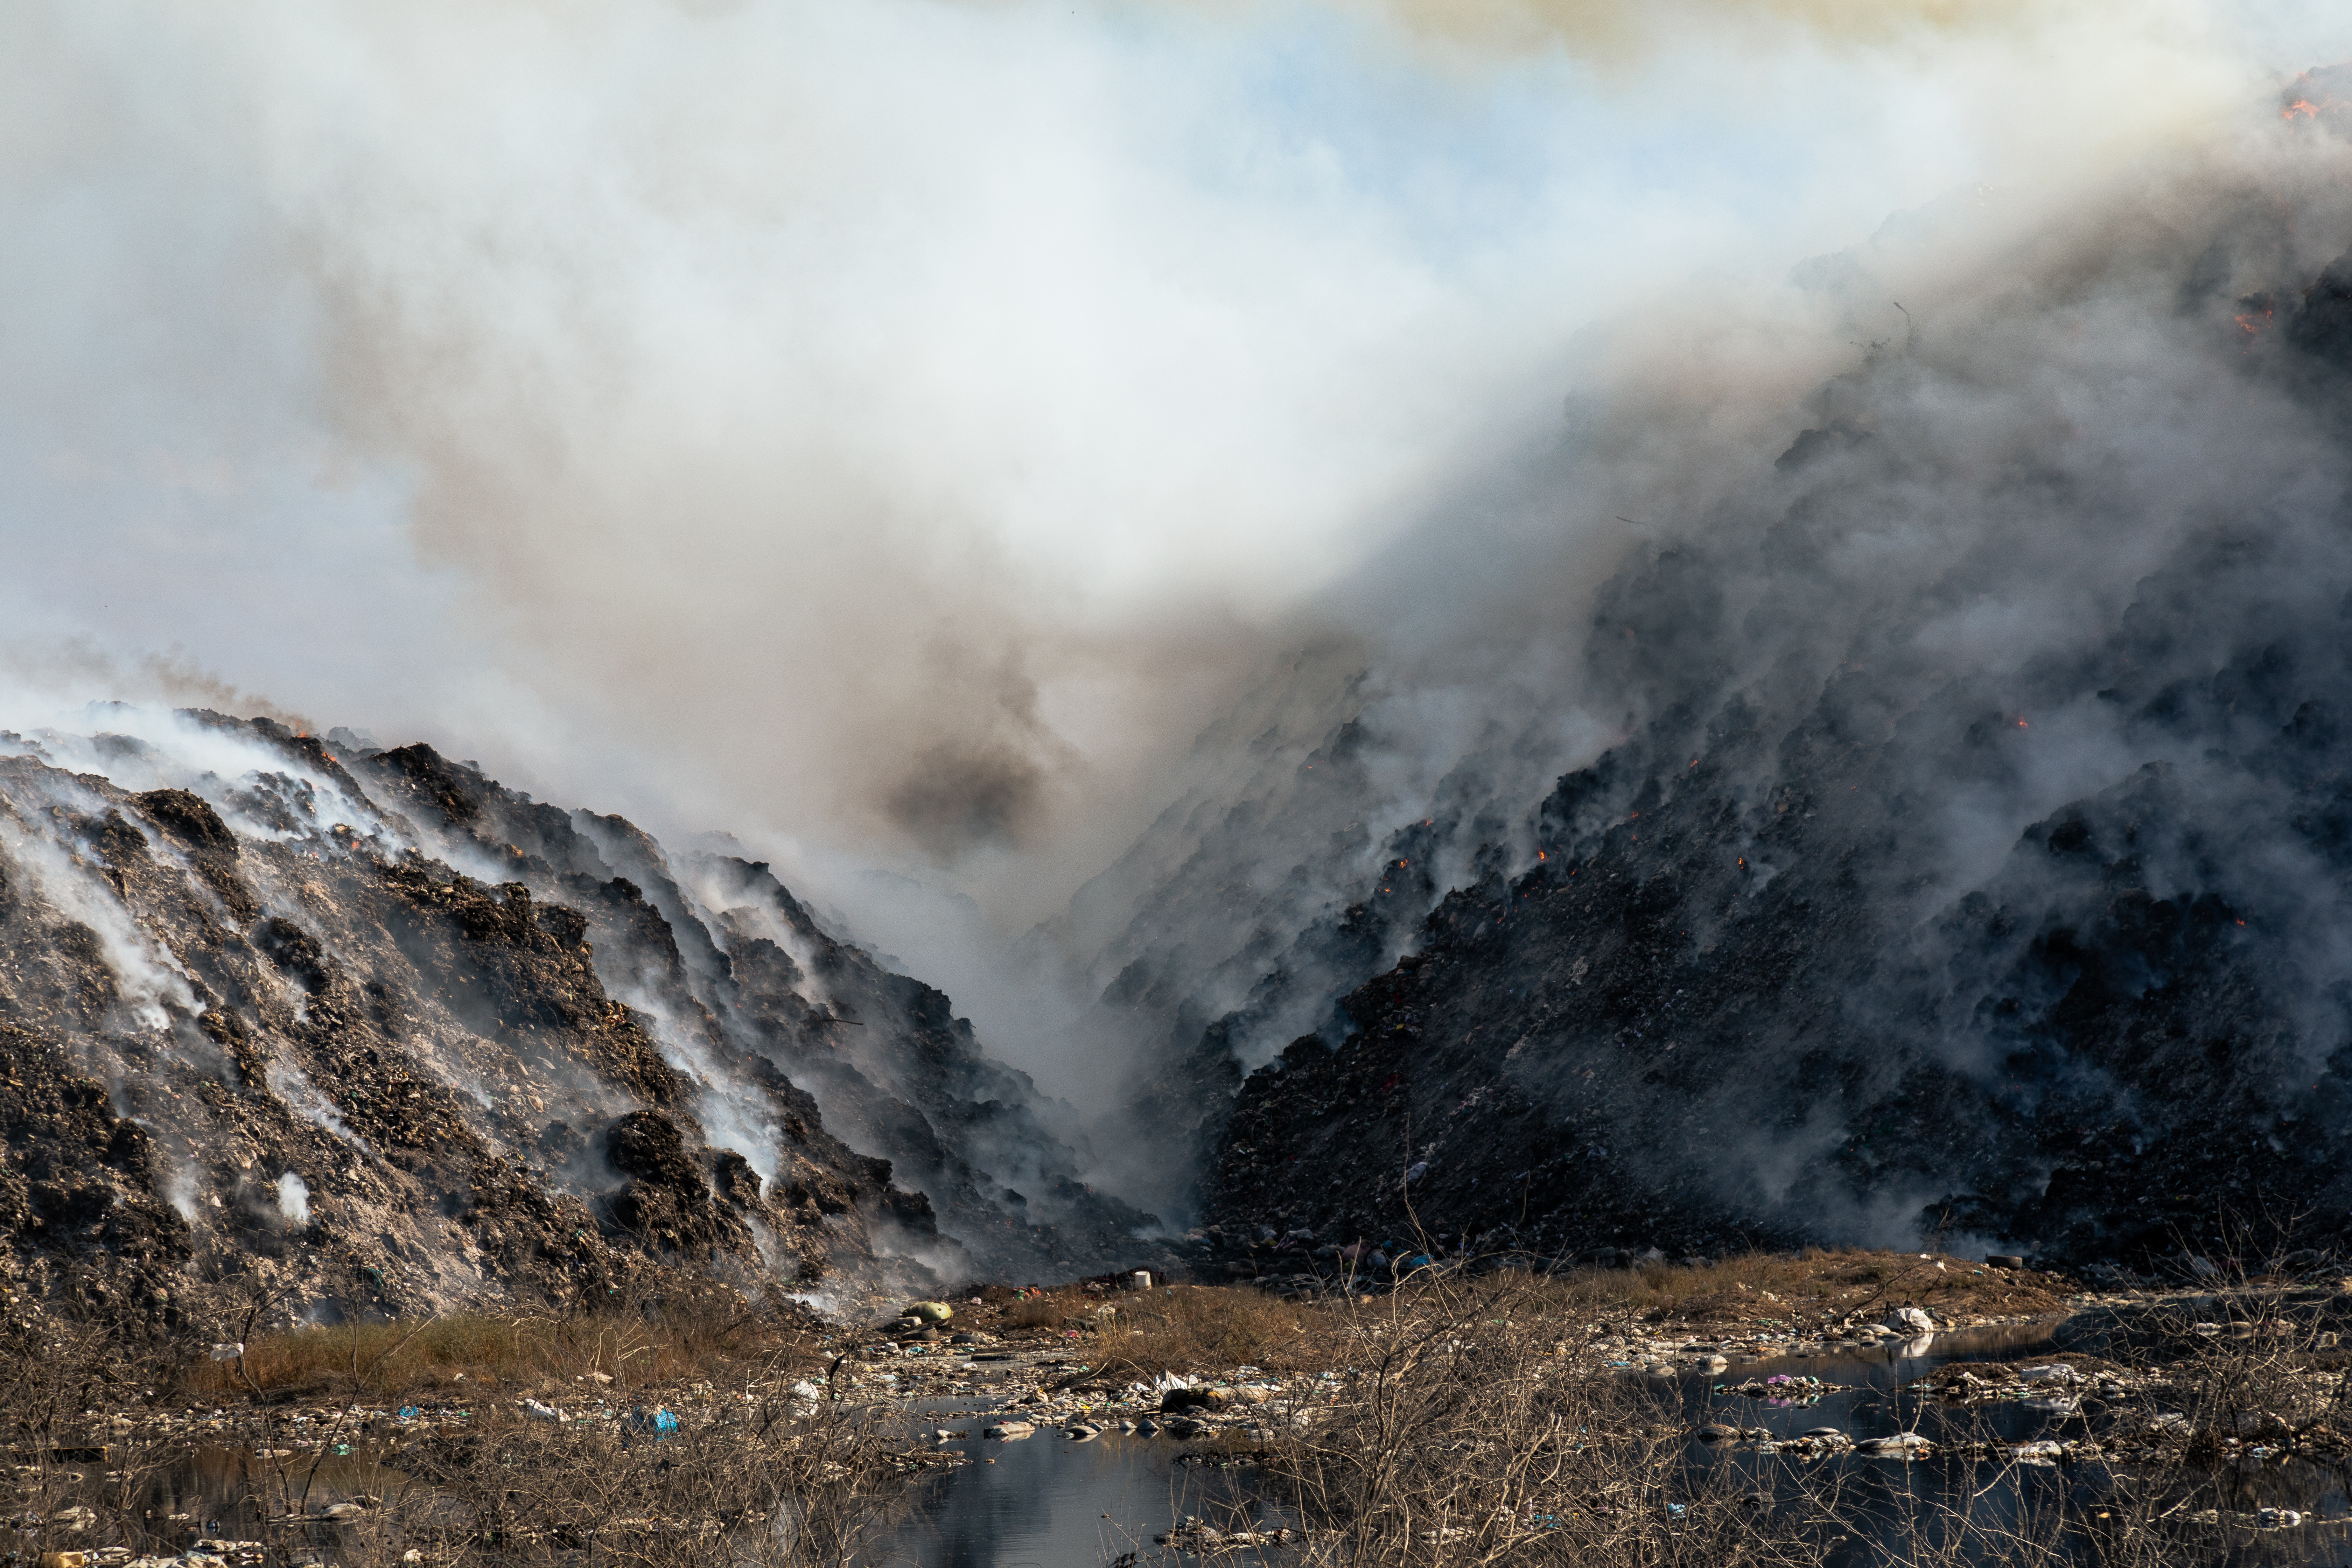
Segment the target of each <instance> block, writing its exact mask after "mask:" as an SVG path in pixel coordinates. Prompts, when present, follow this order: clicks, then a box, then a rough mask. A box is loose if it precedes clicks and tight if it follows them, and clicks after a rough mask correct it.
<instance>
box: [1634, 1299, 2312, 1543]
mask: <svg viewBox="0 0 2352 1568" xmlns="http://www.w3.org/2000/svg"><path fill="white" fill-rule="evenodd" d="M2056 1328H2057V1325H2056V1324H2053V1323H2038V1324H2009V1325H2002V1326H2000V1327H1995V1328H1986V1329H1976V1330H1959V1331H1951V1332H1948V1333H1938V1334H1935V1335H1932V1336H1923V1337H1921V1338H1918V1339H1914V1340H1908V1341H1905V1342H1901V1343H1899V1344H1895V1345H1893V1346H1890V1347H1887V1348H1885V1349H1879V1350H1874V1351H1863V1352H1840V1353H1836V1354H1828V1355H1820V1356H1808V1357H1792V1358H1783V1359H1779V1360H1775V1361H1772V1362H1770V1363H1759V1365H1758V1366H1756V1367H1754V1368H1752V1369H1751V1368H1742V1369H1736V1370H1733V1371H1731V1372H1729V1373H1712V1374H1703V1375H1696V1376H1692V1375H1687V1374H1686V1375H1683V1376H1680V1377H1675V1378H1671V1379H1658V1380H1657V1381H1659V1382H1661V1383H1671V1384H1673V1388H1674V1397H1675V1398H1676V1399H1677V1400H1678V1401H1679V1403H1680V1405H1681V1407H1682V1409H1683V1411H1684V1413H1685V1415H1686V1416H1687V1418H1688V1420H1689V1423H1690V1430H1691V1432H1692V1439H1691V1441H1690V1442H1689V1444H1688V1445H1687V1447H1686V1448H1685V1458H1686V1459H1687V1461H1688V1463H1689V1464H1690V1465H1691V1466H1692V1468H1693V1469H1694V1471H1695V1472H1696V1473H1699V1474H1705V1473H1706V1472H1708V1471H1710V1470H1717V1469H1720V1468H1723V1467H1730V1468H1732V1469H1733V1471H1734V1473H1735V1474H1736V1476H1737V1478H1738V1481H1739V1483H1740V1485H1741V1486H1743V1487H1745V1488H1748V1490H1747V1491H1746V1492H1745V1494H1744V1495H1745V1498H1746V1500H1747V1501H1748V1503H1750V1504H1751V1505H1752V1506H1755V1507H1757V1508H1759V1509H1760V1510H1771V1511H1774V1512H1779V1511H1780V1510H1788V1509H1800V1510H1801V1509H1805V1508H1808V1507H1810V1506H1812V1505H1814V1504H1817V1503H1818V1501H1819V1500H1820V1498H1821V1497H1822V1495H1824V1494H1825V1493H1828V1492H1834V1493H1836V1494H1837V1495H1838V1497H1839V1499H1840V1504H1841V1506H1840V1508H1839V1510H1838V1511H1839V1513H1840V1514H1841V1516H1842V1518H1843V1524H1844V1526H1845V1527H1846V1528H1847V1529H1849V1530H1850V1531H1852V1534H1851V1535H1849V1536H1845V1537H1841V1538H1839V1539H1840V1540H1841V1541H1842V1542H1843V1544H1842V1545H1840V1546H1839V1547H1837V1549H1835V1550H1833V1551H1831V1552H1829V1553H1828V1555H1827V1558H1826V1561H1828V1562H1830V1563H1843V1562H1846V1561H1852V1562H1854V1563H1864V1562H1871V1561H1876V1560H1880V1559H1883V1557H1884V1556H1885V1552H1886V1551H1887V1550H1888V1549H1889V1548H1891V1547H1893V1546H1895V1545H1896V1544H1898V1543H1899V1542H1901V1541H1902V1540H1904V1539H1906V1538H1909V1537H1910V1536H1911V1535H1912V1534H1913V1533H1914V1532H1916V1531H1917V1530H1918V1529H1919V1528H1920V1525H1921V1521H1922V1520H1923V1519H1924V1518H1927V1517H1928V1516H1930V1515H1933V1514H1936V1513H1937V1512H1938V1511H1939V1510H1958V1509H1966V1508H1969V1507H1971V1506H1973V1507H1978V1508H1981V1506H1982V1500H1983V1499H1984V1498H1985V1497H1986V1496H1987V1494H1988V1492H1989V1491H1993V1490H1997V1491H1999V1492H2000V1493H2001V1494H2002V1497H2001V1506H2002V1507H2004V1508H2006V1509H2008V1510H2017V1511H2030V1510H2044V1511H2045V1512H2056V1511H2070V1512H2071V1515H2072V1517H2074V1519H2075V1520H2077V1521H2078V1522H2079V1525H2080V1535H2079V1539H2078V1541H2077V1544H2076V1549H2074V1550H2073V1551H2071V1552H2060V1553H2059V1554H2058V1555H2057V1556H2056V1557H2055V1558H2053V1561H2083V1562H2088V1561H2091V1560H2092V1559H2093V1558H2094V1557H2095V1550H2094V1549H2093V1548H2092V1547H2091V1545H2090V1542H2091V1540H2092V1539H2093V1537H2094V1536H2095V1532H2096V1530H2097V1527H2098V1526H2099V1525H2100V1523H2101V1522H2102V1521H2109V1520H2113V1519H2117V1518H2120V1517H2121V1508H2122V1500H2124V1499H2126V1498H2129V1497H2133V1496H2140V1495H2146V1494H2147V1492H2149V1491H2151V1490H2152V1489H2155V1488H2157V1487H2161V1486H2164V1485H2167V1484H2168V1485H2170V1486H2171V1487H2172V1488H2173V1489H2175V1490H2177V1491H2179V1493H2180V1495H2181V1497H2182V1498H2183V1501H2182V1502H2180V1503H2179V1504H2178V1505H2177V1506H2175V1507H2172V1508H2170V1509H2168V1510H2165V1511H2166V1514H2167V1522H2168V1524H2169V1525H2170V1526H2171V1527H2173V1528H2174V1529H2176V1530H2177V1529H2182V1528H2190V1529H2202V1530H2204V1531H2208V1532H2209V1533H2211V1534H2212V1536H2213V1540H2214V1542H2215V1543H2216V1544H2217V1546H2218V1543H2219V1542H2220V1541H2221V1538H2222V1536H2223V1535H2224V1534H2228V1535H2234V1536H2237V1537H2240V1538H2253V1537H2259V1538H2260V1539H2261V1540H2263V1542H2267V1543H2269V1546H2268V1547H2267V1549H2266V1552H2265V1553H2264V1557H2263V1560H2264V1561H2268V1562H2281V1563H2315V1564H2340V1565H2343V1568H2352V1495H2347V1477H2346V1476H2345V1475H2344V1474H2343V1473H2341V1472H2340V1471H2338V1470H2336V1469H2335V1468H2327V1467H2323V1466H2321V1465H2318V1464H2315V1463H2311V1462H2308V1461H2305V1460H2302V1459H2298V1458H2292V1457H2289V1456H2284V1455H2279V1454H2274V1453H2273V1452H2272V1451H2271V1450H2269V1449H2265V1448H2261V1447H2255V1448H2251V1449H2247V1450H2245V1451H2244V1452H2243V1453H2242V1454H2240V1455H2238V1456H2235V1457H2233V1458H2228V1459H2224V1460H2222V1461H2218V1462H2215V1463H2211V1464H2208V1465H2204V1466H2201V1467H2189V1466H2179V1467H2173V1468H2167V1469H2163V1470H2160V1471H2159V1470H2155V1469H2153V1468H2149V1467H2142V1466H2138V1465H2136V1464H2134V1463H2133V1462H2132V1461H2131V1460H2130V1459H2129V1458H2126V1457H2124V1456H2121V1455H2116V1454H2111V1453H2107V1452H2104V1451H2103V1450H2102V1447H2101V1446H2100V1444H2099V1442H2098V1440H2097V1439H2098V1436H2100V1435H2101V1434H2100V1432H2098V1431H2097V1430H2095V1417H2096V1416H2097V1415H2098V1412H2099V1407H2100V1405H2101V1404H2102V1399H2101V1394H2102V1392H2103V1384H2105V1387H2104V1393H2105V1394H2120V1393H2126V1392H2128V1391H2129V1390H2130V1389H2131V1387H2132V1386H2133V1385H2134V1383H2135V1380H2134V1379H2133V1377H2132V1376H2131V1374H2128V1373H2125V1374H2122V1375H2121V1376H2120V1377H2114V1376H2109V1377H2103V1376H2102V1374H2101V1373H2096V1372H2090V1373H2085V1372H2083V1371H2080V1370H2078V1369H2076V1368H2074V1367H2073V1366H2070V1365H2068V1364H2066V1363H2063V1362H2062V1361H2059V1360H2056V1359H2055V1352H2056V1346H2055V1344H2054V1342H2053V1334H2054V1331H2055V1330H2056ZM1767 1368H1769V1371H1767ZM2174 1419H2176V1420H2177V1419H2179V1417H2174ZM2151 1474H2152V1475H2155V1476H2156V1477H2157V1479H2156V1480H2155V1481H2153V1482H2151V1481H2150V1480H2149V1479H2147V1478H2148V1476H2149V1475H2151ZM2200 1489H2201V1491H2200ZM2192 1494H2196V1495H2193V1496H2192ZM2200 1504H2201V1506H2199V1505H2200ZM2224 1555H2225V1556H2226V1555H2227V1554H2226V1553H2225V1554H2224ZM1961 1556H1962V1558H1969V1559H1970V1560H1973V1559H1972V1558H1971V1556H1970V1554H1969V1553H1966V1552H1963V1553H1961ZM2216 1560H2217V1561H2219V1560H2221V1559H2220V1558H2217V1559H2216Z"/></svg>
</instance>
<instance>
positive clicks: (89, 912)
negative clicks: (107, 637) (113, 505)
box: [0, 710, 1145, 1324]
mask: <svg viewBox="0 0 2352 1568" xmlns="http://www.w3.org/2000/svg"><path fill="white" fill-rule="evenodd" d="M93 718H94V719H95V720H96V721H97V725H98V727H99V732H97V733H94V734H91V735H89V736H76V735H70V734H62V733H56V732H49V731H43V732H41V733H38V734H36V735H30V736H18V735H13V734H12V735H7V736H5V737H0V742H5V751H6V752H7V753H8V754H6V755H0V1041H5V1052H0V1059H5V1064H6V1068H7V1073H6V1079H5V1082H0V1129H5V1135H6V1141H7V1146H8V1156H7V1160H6V1162H5V1164H0V1236H5V1239H6V1242H7V1244H8V1246H9V1247H10V1248H11V1249H12V1250H13V1251H14V1253H15V1254H16V1257H17V1258H18V1259H19V1260H20V1262H24V1263H26V1264H29V1265H32V1266H34V1267H37V1268H42V1269H46V1270H47V1272H48V1274H49V1277H50V1279H51V1281H52V1283H53V1284H54V1285H58V1286H61V1287H62V1288H64V1289H69V1290H70V1291H72V1292H74V1293H77V1294H79V1295H80V1296H82V1297H83V1298H84V1299H85V1300H88V1301H89V1302H90V1303H92V1304H94V1305H107V1306H110V1307H112V1308H114V1309H116V1310H122V1311H125V1312H127V1313H128V1314H130V1315H131V1316H132V1317H134V1318H144V1319H150V1320H152V1321H157V1322H161V1323H165V1324H172V1323H174V1322H175V1321H176V1320H177V1318H178V1317H179V1315H180V1314H181V1313H182V1312H183V1311H184V1310H185V1309H186V1308H187V1305H188V1303H189V1302H190V1301H191V1300H193V1299H194V1297H196V1296H202V1295H203V1294H204V1293H205V1289H207V1288H208V1287H210V1286H211V1285H214V1284H217V1283H220V1282H222V1281H225V1280H233V1281H235V1282H236V1287H237V1289H241V1290H245V1291H246V1292H247V1293H248V1294H250V1293H251V1291H253V1290H255V1289H266V1290H268V1291H269V1292H272V1293H274V1295H275V1296H276V1297H277V1298H278V1299H280V1300H282V1301H283V1303H284V1304H285V1307H286V1310H289V1311H297V1312H299V1311H310V1312H322V1311H323V1312H327V1313H330V1314H332V1313H336V1312H351V1311H360V1312H366V1313H395V1312H406V1311H416V1310H430V1309H434V1308H441V1307H447V1306H450V1305H454V1304H457V1303H459V1302H462V1301H466V1300H476V1299H479V1298H482V1297H486V1296H491V1297H495V1296H503V1295H512V1296H517V1297H520V1298H524V1299H533V1300H536V1299H555V1300H582V1299H589V1300H593V1299H595V1298H598V1297H600V1296H605V1295H610V1294H611V1293H613V1292H614V1291H617V1290H625V1289H630V1288H631V1280H632V1279H634V1278H636V1277H640V1276H643V1277H646V1278H654V1277H661V1276H674V1275H675V1274H676V1273H677V1272H678V1271H683V1272H684V1273H686V1274H688V1275H691V1276H698V1277H704V1278H712V1279H720V1280H724V1281H728V1282H731V1283H734V1284H736V1285H738V1286H740V1287H743V1288H746V1289H761V1288H762V1287H764V1286H767V1285H770V1284H773V1285H777V1286H780V1287H782V1288H786V1289H811V1288H816V1287H817V1283H818V1282H819V1281H824V1280H829V1279H835V1277H839V1276H845V1277H847V1281H848V1282H853V1283H854V1282H857V1281H866V1282H871V1283H874V1284H877V1285H889V1284H897V1285H902V1286H903V1285H907V1284H915V1285H922V1284H932V1283H937V1282H939V1281H940V1279H961V1278H962V1277H965V1276H968V1275H970V1274H972V1273H975V1272H981V1273H986V1272H1002V1273H1013V1274H1019V1275H1023V1276H1045V1275H1051V1274H1067V1273H1070V1272H1074V1271H1083V1270H1087V1269H1092V1268H1108V1267H1110V1266H1111V1265H1113V1264H1115V1263H1118V1262H1121V1261H1125V1260H1127V1259H1128V1258H1129V1257H1132V1256H1134V1255H1135V1254H1137V1253H1138V1252H1139V1251H1141V1250H1144V1249H1143V1248H1142V1247H1140V1245H1139V1244H1138V1243H1136V1242H1135V1241H1134V1240H1132V1239H1131V1237H1130V1235H1129V1232H1130V1231H1131V1230H1132V1229H1133V1228H1135V1226H1138V1225H1139V1224H1140V1223H1141V1222H1142V1221H1143V1219H1144V1218H1145V1216H1142V1215H1137V1214H1135V1213H1133V1212H1132V1211H1129V1210H1126V1209H1124V1208H1122V1207H1121V1206H1119V1205H1117V1204H1116V1203H1113V1202H1110V1201H1108V1200H1105V1199H1103V1198H1100V1197H1098V1196H1097V1195H1095V1194H1091V1193H1089V1192H1087V1190H1086V1189H1085V1188H1084V1187H1083V1186H1081V1185H1079V1184H1077V1182H1076V1179H1075V1174H1076V1157H1075V1155H1074V1154H1073V1153H1072V1152H1071V1151H1070V1150H1069V1149H1068V1148H1067V1147H1066V1145H1064V1144H1062V1143H1060V1142H1057V1141H1056V1139H1055V1137H1054V1136H1053V1135H1052V1132H1051V1131H1050V1130H1049V1129H1047V1128H1046V1127H1045V1126H1044V1125H1043V1124H1042V1123H1041V1122H1040V1121H1039V1117H1040V1116H1041V1114H1050V1111H1051V1108H1050V1107H1048V1106H1046V1105H1045V1102H1044V1101H1043V1100H1042V1099H1041V1097H1039V1096H1038V1095H1037V1094H1036V1092H1035V1090H1034V1087H1033V1086H1032V1085H1031V1084H1030V1083H1029V1082H1028V1081H1027V1079H1024V1078H1023V1077H1021V1076H1020V1075H1018V1074H1015V1073H1013V1072H1010V1071H1008V1070H1007V1069H1005V1068H1002V1067H1001V1066H999V1065H997V1064H995V1063H993V1062H991V1061H990V1060H989V1059H988V1058H986V1057H985V1055H984V1054H983V1053H982V1051H981V1049H980V1048H979V1047H978V1045H977V1043H976V1042H975V1041H974V1039H973V1038H972V1035H971V1028H970V1026H969V1025H967V1024H966V1023H964V1022H963V1021H961V1020H959V1019H957V1018H955V1017H953V1016H951V1014H950V1008H949V1004H948V1000H947V998H946V997H945V996H943V995H941V994H940V993H938V992H936V991H933V990H931V989H930V988H929V987H927V986H925V985H923V984H920V983H919V982H917V981H914V980H911V979H909V978H908V977H907V976H905V975H902V974H897V973H891V972H889V971H888V970H887V969H885V968H884V967H883V966H882V965H881V964H879V963H877V962H876V960H875V959H874V957H873V956H872V955H871V954H870V953H869V952H866V951H863V950H861V949H860V948H858V947H856V945H854V944H853V943H851V942H846V941H845V940H843V939H842V938H841V936H840V935H839V933H837V932H834V931H827V930H825V929H824V927H823V926H822V925H821V924H820V922H819V921H816V920H815V919H814V918H813V917H812V916H811V914H810V913H809V911H808V910H806V909H805V908H804V907H803V905H802V904H801V903H800V902H799V901H798V900H795V899H794V898H793V895H792V894H791V893H790V892H789V891H788V890H787V889H784V888H783V887H782V885H781V884H780V883H778V882H777V881H776V879H774V878H773V877H772V875H771V874H770V873H769V872H768V870H767V868H765V867H764V866H761V865H757V864H750V863H746V862H744V861H742V860H740V859H738V858H730V857H726V856H719V855H697V856H692V857H687V858H675V859H674V858H672V857H670V856H668V855H667V854H666V853H665V852H664V851H663V849H662V848H661V847H659V846H658V845H656V843H655V842H654V841H653V840H652V839H650V838H649V837H646V835H644V834H643V833H641V832H639V831H638V830H637V829H635V827H633V826H630V825H629V824H628V823H626V822H625V821H623V820H621V819H620V818H618V817H611V816H605V817H598V816H591V815H589V814H587V813H584V812H572V813H567V812H564V811H562V810H559V809H557V808H554V807H551V806H548V805H541V804H539V803H535V802H532V801H531V800H530V799H529V797H527V796H524V795H518V794H515V793H513V792H510V791H508V790H505V789H503V788H501V787H500V786H499V785H498V784H495V783H493V782H491V781H490V780H488V779H486V778H484V777H483V776H482V775H481V774H480V773H478V771H476V770H475V769H473V768H471V767H469V766H466V765H462V764H457V763H450V762H448V761H446V760H445V759H443V758H441V757H439V756H437V755H436V754H435V753H434V752H432V751H430V750H429V749H427V748H425V747H423V746H409V747H404V748H401V749H399V750H396V751H381V750H377V749H375V748H373V747H366V746H362V745H360V744H358V743H357V742H356V738H355V737H350V736H348V735H342V734H340V733H339V735H338V738H337V740H338V742H339V743H335V744H330V743H327V742H321V741H320V740H318V739H317V738H314V737H310V736H306V735H299V734H293V733H289V731H287V730H285V729H284V728H283V727H281V726H279V725H278V724H275V723H273V722H271V721H267V720H255V721H236V720H231V719H226V718H222V717H220V716H218V715H215V714H211V713H205V712H184V713H179V714H159V713H154V712H142V711H135V710H117V711H113V712H106V711H100V712H97V713H95V714H94V715H93ZM1016 1182H1017V1183H1018V1184H1019V1185H1018V1187H1017V1188H1016V1187H1015V1186H1014V1185H1012V1184H1011V1183H1016Z"/></svg>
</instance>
